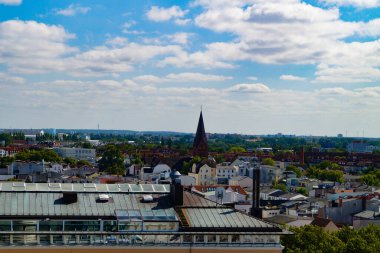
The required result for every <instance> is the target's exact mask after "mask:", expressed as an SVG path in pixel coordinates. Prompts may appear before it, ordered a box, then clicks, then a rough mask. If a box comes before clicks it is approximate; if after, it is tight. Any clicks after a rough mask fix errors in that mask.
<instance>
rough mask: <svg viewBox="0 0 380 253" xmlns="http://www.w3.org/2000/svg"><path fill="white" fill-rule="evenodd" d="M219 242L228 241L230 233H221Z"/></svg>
mask: <svg viewBox="0 0 380 253" xmlns="http://www.w3.org/2000/svg"><path fill="white" fill-rule="evenodd" d="M219 243H228V235H220V236H219Z"/></svg>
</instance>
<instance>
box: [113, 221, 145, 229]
mask: <svg viewBox="0 0 380 253" xmlns="http://www.w3.org/2000/svg"><path fill="white" fill-rule="evenodd" d="M138 230H142V222H141V221H119V231H138Z"/></svg>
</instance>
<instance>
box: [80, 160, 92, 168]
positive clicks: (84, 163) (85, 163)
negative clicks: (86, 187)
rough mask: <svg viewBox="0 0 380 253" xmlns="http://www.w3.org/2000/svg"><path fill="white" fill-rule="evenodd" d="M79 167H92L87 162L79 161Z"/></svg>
mask: <svg viewBox="0 0 380 253" xmlns="http://www.w3.org/2000/svg"><path fill="white" fill-rule="evenodd" d="M77 166H78V167H82V166H91V163H90V162H89V161H87V160H79V161H78V162H77Z"/></svg>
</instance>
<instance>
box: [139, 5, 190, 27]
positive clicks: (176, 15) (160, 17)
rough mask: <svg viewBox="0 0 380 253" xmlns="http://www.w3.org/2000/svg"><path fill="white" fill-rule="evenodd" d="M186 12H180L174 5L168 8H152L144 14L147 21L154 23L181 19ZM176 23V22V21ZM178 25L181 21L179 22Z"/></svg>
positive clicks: (179, 8)
mask: <svg viewBox="0 0 380 253" xmlns="http://www.w3.org/2000/svg"><path fill="white" fill-rule="evenodd" d="M187 12H188V11H187V10H182V9H181V7H179V6H177V5H174V6H171V7H169V8H164V7H159V6H152V8H151V9H150V10H149V11H148V12H147V13H146V15H147V17H148V19H150V20H152V21H155V22H162V21H168V20H171V19H181V18H183V17H184V16H185V15H186V13H187ZM177 22H178V21H177ZM179 22H180V23H181V22H183V21H179Z"/></svg>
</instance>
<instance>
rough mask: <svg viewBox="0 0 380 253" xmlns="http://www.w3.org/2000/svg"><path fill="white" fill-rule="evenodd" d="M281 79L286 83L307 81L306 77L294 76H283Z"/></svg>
mask: <svg viewBox="0 0 380 253" xmlns="http://www.w3.org/2000/svg"><path fill="white" fill-rule="evenodd" d="M280 79H281V80H284V81H305V80H306V78H305V77H301V76H294V75H282V76H280Z"/></svg>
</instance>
